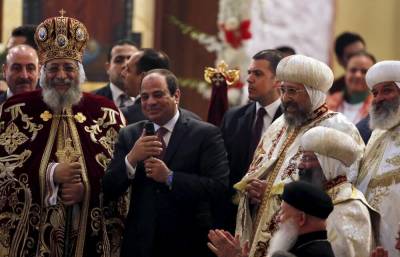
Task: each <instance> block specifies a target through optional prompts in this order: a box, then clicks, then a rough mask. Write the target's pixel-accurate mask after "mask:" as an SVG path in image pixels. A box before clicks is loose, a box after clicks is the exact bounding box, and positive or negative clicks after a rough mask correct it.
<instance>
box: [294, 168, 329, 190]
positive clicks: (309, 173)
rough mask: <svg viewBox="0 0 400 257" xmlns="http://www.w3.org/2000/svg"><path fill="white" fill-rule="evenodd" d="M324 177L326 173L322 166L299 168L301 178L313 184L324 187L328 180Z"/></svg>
mask: <svg viewBox="0 0 400 257" xmlns="http://www.w3.org/2000/svg"><path fill="white" fill-rule="evenodd" d="M324 178H325V176H324V173H323V171H322V168H320V167H314V168H310V169H299V180H301V181H305V182H308V183H310V184H313V185H315V186H317V187H319V188H321V189H323V188H324V184H325V182H326V180H325V179H324Z"/></svg>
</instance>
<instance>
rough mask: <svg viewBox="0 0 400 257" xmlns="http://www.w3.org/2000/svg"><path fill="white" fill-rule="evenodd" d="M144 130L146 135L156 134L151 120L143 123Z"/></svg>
mask: <svg viewBox="0 0 400 257" xmlns="http://www.w3.org/2000/svg"><path fill="white" fill-rule="evenodd" d="M144 131H145V134H146V136H153V135H155V134H156V132H155V131H154V124H153V122H151V121H148V122H146V123H145V124H144Z"/></svg>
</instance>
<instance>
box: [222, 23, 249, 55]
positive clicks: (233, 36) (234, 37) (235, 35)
mask: <svg viewBox="0 0 400 257" xmlns="http://www.w3.org/2000/svg"><path fill="white" fill-rule="evenodd" d="M222 30H223V31H224V33H225V39H226V42H228V43H229V44H230V45H231V46H232V47H233V48H238V47H240V46H241V45H242V41H243V40H246V39H250V38H251V32H250V20H243V21H242V22H241V23H240V25H239V28H236V29H234V30H228V29H226V27H225V25H224V24H223V25H222Z"/></svg>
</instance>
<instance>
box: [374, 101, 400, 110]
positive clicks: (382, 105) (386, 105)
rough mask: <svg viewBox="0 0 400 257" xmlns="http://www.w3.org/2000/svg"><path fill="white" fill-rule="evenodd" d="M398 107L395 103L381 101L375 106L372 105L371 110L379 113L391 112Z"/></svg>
mask: <svg viewBox="0 0 400 257" xmlns="http://www.w3.org/2000/svg"><path fill="white" fill-rule="evenodd" d="M397 107H398V104H397V103H395V102H389V101H382V102H379V103H376V104H373V105H372V109H373V110H374V111H380V110H384V111H387V112H388V111H392V110H394V109H396V108H397Z"/></svg>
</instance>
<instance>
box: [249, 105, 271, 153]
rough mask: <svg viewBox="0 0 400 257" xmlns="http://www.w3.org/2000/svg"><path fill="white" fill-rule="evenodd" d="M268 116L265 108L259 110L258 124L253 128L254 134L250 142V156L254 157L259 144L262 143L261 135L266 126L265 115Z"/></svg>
mask: <svg viewBox="0 0 400 257" xmlns="http://www.w3.org/2000/svg"><path fill="white" fill-rule="evenodd" d="M265 114H267V112H266V111H265V109H264V108H259V109H258V111H257V118H256V124H255V125H254V128H253V133H252V137H251V142H250V149H249V151H250V156H251V157H252V156H253V155H254V151H255V150H256V148H257V145H258V142H259V141H260V138H261V134H262V129H263V126H264V115H265Z"/></svg>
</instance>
